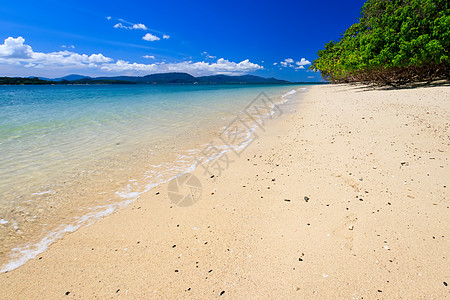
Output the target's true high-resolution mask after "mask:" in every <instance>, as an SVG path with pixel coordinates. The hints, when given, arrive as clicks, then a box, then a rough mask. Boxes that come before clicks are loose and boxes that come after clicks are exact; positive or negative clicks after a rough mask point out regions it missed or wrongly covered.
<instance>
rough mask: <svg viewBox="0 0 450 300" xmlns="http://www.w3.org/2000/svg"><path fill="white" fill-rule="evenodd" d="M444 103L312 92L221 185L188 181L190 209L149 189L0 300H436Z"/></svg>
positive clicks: (447, 106) (444, 192) (234, 160)
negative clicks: (192, 194)
mask: <svg viewBox="0 0 450 300" xmlns="http://www.w3.org/2000/svg"><path fill="white" fill-rule="evenodd" d="M449 99H450V88H449V87H432V88H417V89H405V90H372V89H369V88H366V87H361V86H359V87H358V86H348V85H327V86H314V87H312V88H311V89H310V90H309V91H308V92H307V93H306V95H304V96H303V99H302V100H301V101H300V102H299V103H297V102H295V101H294V102H293V104H287V105H286V106H285V107H283V112H284V114H283V115H282V116H281V117H279V118H274V119H273V120H269V121H268V122H267V126H265V127H264V130H259V131H258V132H257V134H258V138H257V139H255V141H254V142H253V143H252V144H251V145H250V146H249V147H248V148H247V149H245V150H243V151H242V153H241V154H240V156H237V155H236V154H234V153H231V152H229V153H228V155H227V158H228V159H229V160H228V161H227V160H224V159H223V160H222V161H221V162H222V163H224V162H227V163H229V165H228V166H227V167H226V168H225V169H224V170H222V171H221V172H220V173H219V172H218V171H215V170H211V169H209V171H210V172H212V173H213V175H214V176H212V175H211V174H208V173H207V174H205V170H204V169H203V168H201V167H199V168H198V169H197V170H195V171H194V172H193V173H192V174H193V175H194V176H196V178H198V179H199V181H200V182H201V184H202V186H201V195H200V197H199V198H195V199H196V200H197V199H198V201H197V202H195V203H194V204H193V205H190V206H187V207H180V206H177V205H175V204H173V203H172V202H171V201H170V198H169V195H168V185H167V184H164V185H161V186H159V187H158V188H156V189H153V190H151V191H150V192H148V193H146V194H145V195H143V196H142V197H141V198H140V199H139V200H137V201H136V202H134V203H133V204H131V205H130V206H129V207H127V208H125V209H123V210H121V211H119V212H117V213H114V214H113V215H111V216H108V217H106V218H104V219H103V220H101V221H99V222H98V223H96V224H94V225H92V226H89V227H85V228H82V229H80V230H77V231H76V232H74V233H71V234H68V235H66V236H65V237H64V238H63V239H62V240H60V241H58V242H57V243H55V244H53V245H52V246H51V247H50V248H49V249H48V250H47V251H46V252H44V253H42V254H41V255H39V256H37V257H36V258H35V259H32V260H30V261H29V262H28V263H26V264H25V265H23V266H21V267H19V268H18V269H16V270H14V271H11V272H7V273H3V274H0V296H1V298H2V299H26V298H33V299H61V298H72V297H73V298H78V299H92V298H102V299H103V298H107V297H108V298H112V297H121V298H146V299H148V298H151V299H154V298H167V299H169V298H170V299H173V298H184V297H185V298H196V299H199V298H229V299H236V298H255V299H257V298H275V299H280V298H284V299H286V298H294V297H295V298H305V299H306V298H307V299H310V298H317V299H324V298H325V299H330V298H355V299H377V298H379V299H381V298H386V299H388V298H407V299H411V298H414V299H417V298H433V299H442V298H445V297H449V296H450V287H449V286H448V283H450V267H449V265H450V264H449V261H448V260H449V254H448V249H450V242H449V236H450V208H449V206H450V204H449V202H448V201H449V189H450V170H449V167H450V165H449V159H450V152H449V150H450V147H449V146H450V132H449V127H450V123H449V120H450V100H449ZM172 191H173V189H172ZM189 191H191V192H195V193H196V195H199V192H200V191H199V190H196V189H187V188H186V186H184V187H183V189H182V190H181V191H180V193H181V194H185V193H187V192H189ZM172 199H173V198H172Z"/></svg>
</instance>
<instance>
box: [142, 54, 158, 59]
mask: <svg viewBox="0 0 450 300" xmlns="http://www.w3.org/2000/svg"><path fill="white" fill-rule="evenodd" d="M142 57H143V58H149V59H155V57H154V56H153V55H144V56H142Z"/></svg>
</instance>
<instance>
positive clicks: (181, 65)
mask: <svg viewBox="0 0 450 300" xmlns="http://www.w3.org/2000/svg"><path fill="white" fill-rule="evenodd" d="M101 69H102V70H106V71H110V72H119V73H123V72H138V73H159V72H187V73H190V74H192V75H196V76H202V75H212V74H228V75H242V74H246V73H249V72H253V71H256V70H260V69H263V67H262V66H260V65H258V64H254V63H252V62H250V61H249V60H248V59H246V60H243V61H241V62H240V63H235V62H230V61H228V60H226V59H223V58H219V59H218V60H217V61H216V62H215V63H208V62H204V61H202V62H192V61H184V62H178V63H164V62H162V63H154V64H138V63H130V62H127V61H123V60H118V61H117V62H116V63H114V64H105V65H103V66H102V67H101Z"/></svg>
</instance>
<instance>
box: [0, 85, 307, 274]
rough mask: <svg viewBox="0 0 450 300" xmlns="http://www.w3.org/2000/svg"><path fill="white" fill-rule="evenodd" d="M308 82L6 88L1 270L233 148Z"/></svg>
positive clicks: (0, 103) (2, 92)
mask: <svg viewBox="0 0 450 300" xmlns="http://www.w3.org/2000/svg"><path fill="white" fill-rule="evenodd" d="M307 88H308V86H307V85H39V86H31V85H24V86H0V241H1V243H0V272H6V271H10V270H13V269H15V268H17V267H19V266H21V265H22V264H24V263H26V261H28V260H29V259H32V258H34V257H36V256H37V255H38V254H39V253H41V252H43V251H45V249H47V247H48V246H49V245H50V244H52V243H53V242H55V241H56V240H58V239H60V238H62V237H63V236H64V234H66V233H69V232H73V231H75V230H77V229H78V228H80V227H82V226H88V225H90V224H92V223H94V222H96V221H98V220H99V219H101V218H103V217H105V216H107V215H109V214H111V213H113V212H114V211H116V210H118V209H121V208H124V207H126V206H127V205H129V204H130V203H132V202H133V201H135V200H136V199H138V198H139V197H140V195H142V193H145V192H148V191H150V190H151V189H154V188H155V187H157V186H158V185H160V184H162V183H165V182H168V181H170V180H171V179H173V178H176V177H177V176H180V175H181V174H185V173H187V172H190V171H192V170H193V169H194V168H196V167H198V166H199V165H202V164H205V163H207V162H208V161H210V160H211V159H217V158H218V157H220V156H221V155H223V154H224V153H226V152H227V151H236V150H240V151H241V150H243V149H245V147H246V146H247V145H248V144H249V143H250V142H251V141H252V140H254V139H255V137H256V135H255V134H253V133H254V132H255V131H256V130H257V129H258V128H259V129H262V128H263V126H267V123H268V122H267V121H268V120H270V118H275V117H277V116H279V115H281V114H282V112H283V105H285V104H286V103H287V102H289V101H292V99H294V97H296V96H295V94H297V93H302V92H304V91H305V90H306V89H307Z"/></svg>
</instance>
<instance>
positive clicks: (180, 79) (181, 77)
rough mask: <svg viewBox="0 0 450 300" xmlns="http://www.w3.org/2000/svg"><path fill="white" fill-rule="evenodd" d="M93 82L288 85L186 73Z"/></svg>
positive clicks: (248, 77) (255, 78) (245, 77)
mask: <svg viewBox="0 0 450 300" xmlns="http://www.w3.org/2000/svg"><path fill="white" fill-rule="evenodd" d="M92 79H93V80H105V79H114V80H125V81H131V82H136V83H147V84H177V83H178V84H195V83H197V84H249V83H278V84H280V83H281V84H282V83H290V82H289V81H286V80H279V79H275V78H263V77H259V76H254V75H242V76H228V75H212V76H200V77H194V76H192V75H189V74H187V73H158V74H151V75H147V76H142V77H139V76H115V77H96V78H92Z"/></svg>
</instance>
